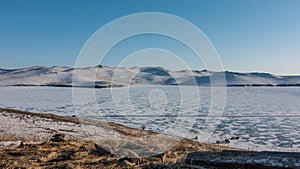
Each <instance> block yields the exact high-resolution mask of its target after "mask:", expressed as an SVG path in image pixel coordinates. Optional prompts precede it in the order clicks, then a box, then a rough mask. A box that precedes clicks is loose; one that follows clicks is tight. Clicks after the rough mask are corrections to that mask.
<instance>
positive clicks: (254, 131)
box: [0, 85, 300, 151]
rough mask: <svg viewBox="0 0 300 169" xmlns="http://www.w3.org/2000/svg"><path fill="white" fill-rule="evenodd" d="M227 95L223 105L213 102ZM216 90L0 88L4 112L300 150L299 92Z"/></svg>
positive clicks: (254, 146)
mask: <svg viewBox="0 0 300 169" xmlns="http://www.w3.org/2000/svg"><path fill="white" fill-rule="evenodd" d="M219 90H220V91H219ZM224 90H226V97H225V98H224V99H225V100H222V98H221V99H216V100H217V102H212V101H215V100H214V99H215V98H218V97H222V95H221V96H218V93H222V91H224ZM215 91H216V93H217V95H212V90H211V88H210V87H195V86H158V85H147V86H142V85H141V86H130V87H123V88H113V89H110V88H107V89H91V88H75V89H74V90H73V92H72V88H58V87H0V107H3V108H11V109H20V110H24V111H32V112H42V113H52V114H57V115H63V116H72V115H74V114H75V115H76V116H77V117H80V118H88V119H93V120H101V121H112V122H117V123H121V124H124V125H127V126H131V127H138V128H140V126H141V124H146V126H147V129H151V130H156V131H160V132H165V133H170V134H174V135H179V136H185V137H188V138H193V137H195V136H197V137H198V139H199V140H200V141H205V142H209V143H215V142H216V141H217V140H221V141H222V140H224V139H226V138H231V137H235V136H238V137H240V139H239V140H235V141H231V143H230V144H229V146H233V147H237V148H246V149H251V150H280V151H300V112H299V111H300V88H297V87H285V88H284V87H282V88H280V87H227V88H221V87H216V90H215ZM212 96H213V97H212ZM223 101H225V102H224V103H225V104H224V107H223ZM212 104H213V105H216V108H215V109H214V108H212V107H214V106H212ZM211 106H212V107H211ZM222 108H224V111H223V109H222ZM219 112H221V114H220V113H219ZM206 134H211V135H206ZM208 136H209V137H208Z"/></svg>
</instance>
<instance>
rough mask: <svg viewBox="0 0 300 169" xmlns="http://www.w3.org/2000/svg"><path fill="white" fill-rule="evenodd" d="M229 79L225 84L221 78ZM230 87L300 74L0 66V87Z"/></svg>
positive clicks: (288, 82) (295, 79)
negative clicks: (139, 85) (278, 74)
mask: <svg viewBox="0 0 300 169" xmlns="http://www.w3.org/2000/svg"><path fill="white" fill-rule="evenodd" d="M222 77H225V78H226V83H225V84H224V83H218V82H221V78H222ZM211 79H214V82H217V83H213V85H219V84H221V85H227V86H300V76H277V75H273V74H269V73H256V72H255V73H238V72H228V71H225V72H213V71H207V70H202V71H199V70H192V71H190V70H181V71H171V70H166V69H164V68H161V67H140V68H139V67H134V68H112V67H107V66H95V67H86V68H70V67H59V66H54V67H43V66H34V67H29V68H21V69H0V86H72V85H74V86H78V87H99V88H101V87H110V86H126V85H134V84H159V85H199V86H209V85H211Z"/></svg>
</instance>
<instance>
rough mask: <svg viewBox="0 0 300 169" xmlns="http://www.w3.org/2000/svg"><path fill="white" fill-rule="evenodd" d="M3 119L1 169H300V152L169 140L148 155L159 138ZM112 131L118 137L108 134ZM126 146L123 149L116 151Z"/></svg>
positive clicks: (57, 119)
mask: <svg viewBox="0 0 300 169" xmlns="http://www.w3.org/2000/svg"><path fill="white" fill-rule="evenodd" d="M0 115H1V116H0V121H1V123H0V127H1V128H0V132H1V133H0V143H2V146H1V144H0V168H11V169H12V168H43V169H48V168H62V169H63V168H117V169H118V168H145V169H148V168H149V169H163V168H198V169H206V168H224V169H225V168H234V169H239V168H241V169H245V168H249V169H250V168H257V169H260V168H265V169H279V168H300V164H299V163H300V162H299V161H300V153H287V152H281V153H274V152H249V151H242V150H236V149H233V148H230V147H226V146H221V145H216V144H206V143H199V142H197V141H193V140H189V139H184V138H180V139H178V138H177V139H175V140H176V141H177V142H176V144H174V145H173V146H172V147H170V148H169V147H164V145H165V144H168V142H172V140H174V137H173V136H168V137H167V136H165V135H162V136H161V137H160V138H162V139H161V140H159V143H157V144H155V145H156V146H157V147H160V149H159V150H160V151H155V152H160V153H154V154H153V155H150V156H145V155H144V154H142V153H140V151H138V149H142V148H143V147H144V146H145V144H144V142H143V139H144V138H146V137H151V136H155V135H157V134H159V133H157V132H153V131H147V130H140V129H134V128H129V127H126V126H123V125H120V124H116V123H103V122H95V121H87V120H78V119H76V118H69V117H62V116H56V115H51V114H42V113H31V112H24V111H18V110H9V109H0ZM32 119H34V121H35V122H34V124H32V123H33V121H30V120H32ZM18 124H20V125H18ZM21 124H22V125H21ZM53 124H55V127H53V126H51V125H53ZM9 125H11V126H9ZM16 125H17V127H16ZM41 125H44V126H41ZM76 125H80V127H81V129H82V128H83V127H84V125H88V126H89V127H88V128H87V129H88V130H90V129H91V127H90V126H96V127H98V128H97V131H98V130H100V129H101V132H100V133H96V134H101V135H98V137H88V138H92V139H86V138H85V137H86V135H82V134H81V131H80V130H79V129H78V128H76V127H78V126H76ZM13 127H14V128H13ZM11 128H13V129H12V131H10V129H11ZM18 130H20V131H18ZM111 130H113V131H114V132H113V133H112V134H111V135H109V134H107V133H111ZM22 133H23V135H22ZM93 134H95V133H93ZM38 136H40V137H38ZM88 136H91V135H88ZM106 137H110V138H113V139H108V140H107V139H106ZM119 138H120V139H119ZM116 139H119V140H118V142H113V140H116ZM126 139H127V140H126ZM139 139H142V140H139ZM99 140H100V141H99ZM124 140H125V141H124ZM128 140H130V141H128ZM134 140H135V141H134ZM107 142H112V144H113V147H114V149H111V148H112V147H109V146H108V145H110V144H107ZM152 142H154V141H152ZM120 143H122V146H120V147H122V148H120V147H117V148H115V146H116V145H115V144H120ZM151 148H152V147H151ZM110 150H112V151H110ZM147 150H149V149H147ZM151 150H152V149H151ZM155 150H156V149H155ZM145 151H146V149H145ZM124 152H125V153H124Z"/></svg>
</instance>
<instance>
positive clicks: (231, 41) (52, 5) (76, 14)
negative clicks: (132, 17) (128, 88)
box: [0, 0, 300, 75]
mask: <svg viewBox="0 0 300 169" xmlns="http://www.w3.org/2000/svg"><path fill="white" fill-rule="evenodd" d="M137 12H164V13H169V14H173V15H177V16H179V17H182V18H184V19H186V20H188V21H190V22H191V23H193V24H195V25H196V26H197V27H199V29H201V30H202V31H203V32H204V33H205V34H206V35H207V36H208V38H209V39H210V40H211V41H212V43H213V44H214V46H215V48H216V49H217V51H218V53H219V55H220V58H221V61H222V63H223V66H224V69H226V70H232V71H241V72H249V71H264V72H271V73H275V74H288V75H291V74H300V1H299V0H224V1H221V0H181V1H179V0H118V1H116V0H106V1H105V0H103V1H100V0H95V1H92V0H88V1H83V0H82V1H75V0H26V1H25V0H1V2H0V59H1V62H0V67H1V68H20V67H28V66H34V65H45V66H53V65H59V66H74V64H75V61H76V58H77V56H78V54H79V52H80V50H81V48H82V46H83V45H84V43H85V42H86V40H87V39H88V38H89V37H90V36H91V35H92V34H93V33H94V32H95V31H97V30H98V29H99V28H101V27H102V26H103V25H105V24H107V23H109V22H111V21H113V20H114V19H117V18H119V17H122V16H125V15H128V14H133V13H137ZM154 39H155V38H154ZM138 41H139V40H137V42H138ZM131 44H133V47H132V46H131V47H132V49H137V48H136V47H134V44H135V43H131ZM151 44H154V43H149V44H148V46H144V47H152V46H151ZM175 46H176V45H175ZM154 47H158V46H154ZM119 48H120V51H119V52H115V53H116V55H113V56H111V57H110V59H105V60H104V62H103V63H105V64H106V65H109V66H116V60H120V59H121V57H124V56H122V55H120V54H117V53H121V52H122V45H120V47H119ZM126 48H128V47H126ZM112 54H113V52H112ZM182 57H187V58H188V57H189V56H188V55H187V56H182ZM187 60H189V59H187ZM189 61H190V62H191V64H192V63H193V60H189ZM170 64H172V63H170ZM137 66H138V65H137ZM192 68H194V69H198V68H199V69H201V68H202V67H201V65H192ZM174 69H176V65H175V67H174Z"/></svg>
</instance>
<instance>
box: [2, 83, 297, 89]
mask: <svg viewBox="0 0 300 169" xmlns="http://www.w3.org/2000/svg"><path fill="white" fill-rule="evenodd" d="M136 85H143V84H136ZM146 85H159V84H146ZM159 86H192V85H177V84H170V85H159ZM0 87H65V88H72V87H74V88H95V89H103V88H118V87H126V86H125V85H116V86H73V85H31V84H17V85H0ZM197 87H274V88H276V87H280V88H281V87H300V84H278V85H272V84H250V85H249V84H237V85H226V86H218V85H212V86H211V85H197Z"/></svg>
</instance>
